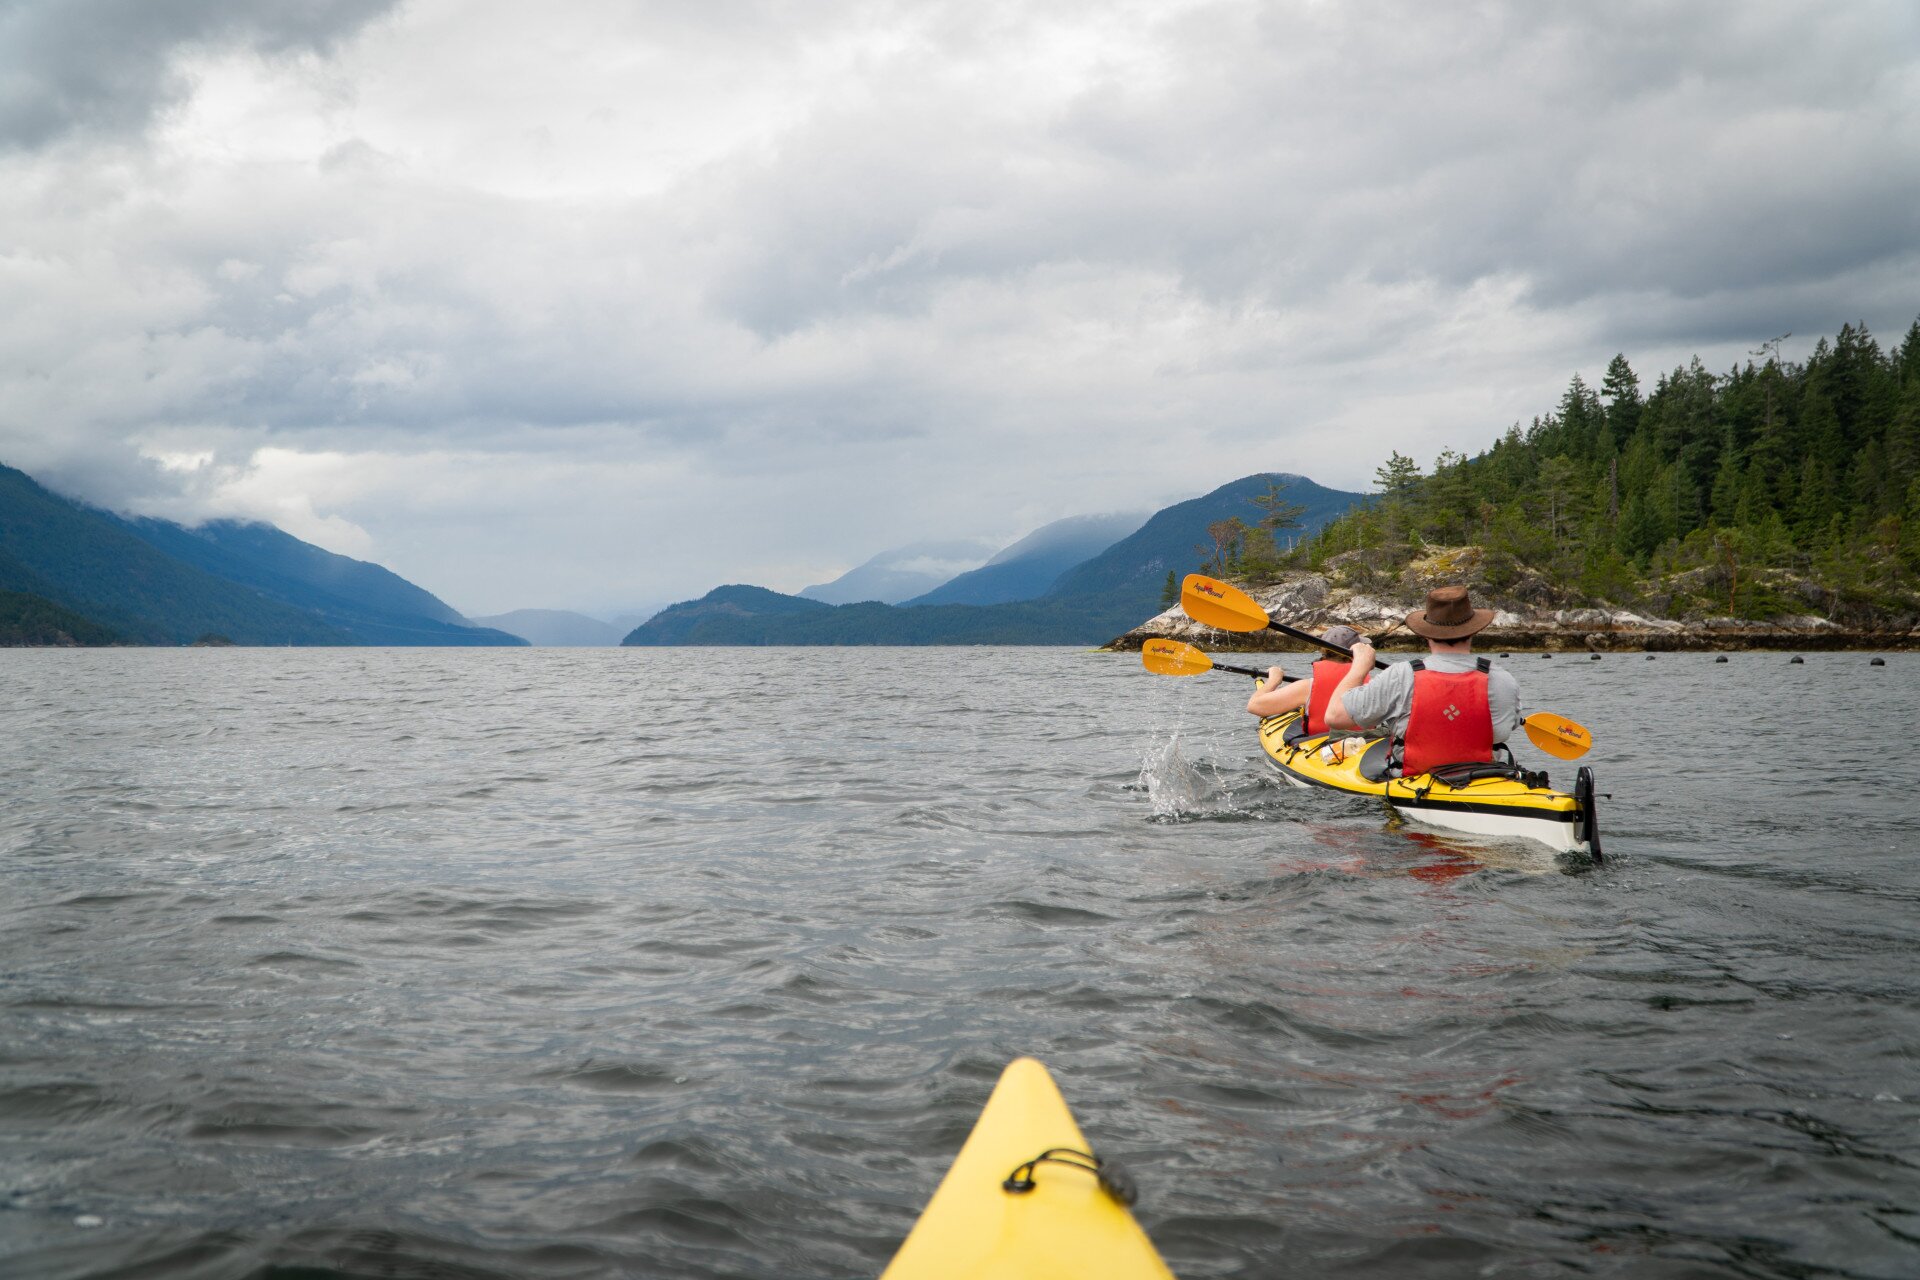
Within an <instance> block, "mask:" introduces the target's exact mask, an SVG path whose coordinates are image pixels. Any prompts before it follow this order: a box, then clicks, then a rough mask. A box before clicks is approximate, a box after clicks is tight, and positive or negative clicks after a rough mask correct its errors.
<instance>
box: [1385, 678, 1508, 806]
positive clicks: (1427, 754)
mask: <svg viewBox="0 0 1920 1280" xmlns="http://www.w3.org/2000/svg"><path fill="white" fill-rule="evenodd" d="M1408 665H1409V666H1411V667H1412V668H1413V709H1412V710H1411V711H1409V712H1408V713H1407V728H1406V736H1405V737H1404V738H1403V739H1401V745H1400V776H1401V777H1403V778H1411V777H1413V776H1414V775H1415V774H1417V773H1425V772H1427V771H1428V770H1429V769H1434V768H1437V767H1439V766H1440V765H1443V764H1455V763H1458V762H1460V761H1464V760H1471V761H1475V762H1479V763H1485V762H1487V761H1490V760H1492V759H1493V712H1492V711H1491V710H1490V709H1489V708H1488V706H1487V673H1488V672H1489V671H1491V670H1493V664H1492V663H1491V662H1489V661H1487V660H1486V659H1485V658H1481V659H1480V660H1479V662H1478V663H1476V664H1475V666H1474V669H1473V670H1472V671H1459V672H1449V671H1429V670H1427V664H1426V663H1424V662H1422V661H1420V660H1419V659H1417V658H1416V659H1414V661H1413V662H1411V663H1409V664H1408Z"/></svg>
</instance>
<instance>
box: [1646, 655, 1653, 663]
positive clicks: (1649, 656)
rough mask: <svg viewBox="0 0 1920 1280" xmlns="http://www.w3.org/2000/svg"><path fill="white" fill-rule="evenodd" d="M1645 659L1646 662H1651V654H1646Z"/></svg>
mask: <svg viewBox="0 0 1920 1280" xmlns="http://www.w3.org/2000/svg"><path fill="white" fill-rule="evenodd" d="M1647 661H1648V662H1652V661H1653V655H1652V654H1648V655H1647Z"/></svg>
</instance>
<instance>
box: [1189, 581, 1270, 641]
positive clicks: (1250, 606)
mask: <svg viewBox="0 0 1920 1280" xmlns="http://www.w3.org/2000/svg"><path fill="white" fill-rule="evenodd" d="M1180 607H1181V608H1182V609H1185V610H1186V611H1187V616H1188V617H1189V618H1192V619H1193V620H1194V621H1195V622H1198V623H1200V624H1201V625H1202V626H1207V627H1219V628H1220V629H1221V630H1222V631H1264V630H1266V628H1267V611H1266V610H1265V609H1262V608H1261V607H1260V605H1259V603H1258V602H1257V601H1256V600H1254V598H1253V597H1252V596H1250V595H1248V594H1247V593H1246V592H1244V591H1242V590H1241V589H1240V588H1238V587H1234V586H1229V585H1228V584H1226V583H1224V582H1222V581H1220V580H1219V579H1218V578H1209V577H1207V576H1205V575H1204V574H1198V573H1190V574H1188V575H1187V580H1186V582H1184V583H1182V584H1181V587H1180Z"/></svg>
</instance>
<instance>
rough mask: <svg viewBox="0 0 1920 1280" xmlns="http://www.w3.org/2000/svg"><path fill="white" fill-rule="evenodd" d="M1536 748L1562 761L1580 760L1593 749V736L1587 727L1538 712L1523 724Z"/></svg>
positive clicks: (1562, 717) (1551, 713)
mask: <svg viewBox="0 0 1920 1280" xmlns="http://www.w3.org/2000/svg"><path fill="white" fill-rule="evenodd" d="M1521 723H1522V724H1523V725H1524V726H1525V728H1526V730H1527V738H1528V740H1529V741H1531V742H1532V743H1533V745H1534V746H1536V747H1538V748H1540V749H1541V750H1542V751H1544V752H1546V753H1547V754H1548V755H1550V756H1558V757H1559V758H1560V759H1562V760H1578V759H1579V758H1580V757H1581V756H1583V755H1585V754H1587V752H1588V751H1589V750H1591V749H1592V747H1593V735H1592V734H1590V733H1588V732H1587V729H1586V726H1585V725H1580V724H1575V723H1574V722H1573V721H1571V720H1569V719H1567V718H1566V717H1565V716H1557V715H1555V714H1553V712H1551V711H1536V712H1534V713H1533V714H1532V715H1530V716H1528V717H1527V718H1526V719H1525V720H1524V721H1522V722H1521Z"/></svg>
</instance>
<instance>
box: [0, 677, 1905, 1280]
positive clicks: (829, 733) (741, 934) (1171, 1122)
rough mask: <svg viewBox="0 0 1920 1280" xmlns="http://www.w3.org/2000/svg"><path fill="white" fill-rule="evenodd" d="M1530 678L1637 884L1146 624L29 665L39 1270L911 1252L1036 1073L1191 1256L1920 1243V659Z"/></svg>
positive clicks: (1504, 1271) (701, 1262)
mask: <svg viewBox="0 0 1920 1280" xmlns="http://www.w3.org/2000/svg"><path fill="white" fill-rule="evenodd" d="M1511 665H1512V666H1513V667H1514V669H1515V670H1516V672H1517V673H1518V674H1519V676H1520V677H1521V680H1522V685H1523V688H1524V690H1525V692H1526V701H1527V705H1528V707H1529V708H1530V709H1550V710H1555V711H1560V712H1562V713H1564V714H1567V715H1570V716H1573V717H1574V718H1576V719H1578V720H1581V721H1584V722H1585V723H1587V724H1588V725H1589V726H1591V727H1592V728H1593V730H1594V731H1595V737H1596V739H1597V740H1598V744H1599V745H1598V746H1597V747H1596V748H1595V750H1594V753H1593V755H1592V757H1590V762H1591V763H1592V764H1593V765H1594V767H1595V770H1596V772H1597V774H1598V776H1599V780H1600V784H1601V787H1602V789H1603V790H1605V791H1610V792H1611V793H1612V800H1611V803H1610V805H1609V806H1608V807H1607V808H1606V809H1605V810H1604V812H1603V815H1602V816H1603V820H1604V821H1603V826H1604V831H1605V834H1606V836H1607V838H1608V841H1609V843H1608V852H1609V854H1610V855H1611V859H1610V861H1609V862H1608V863H1607V864H1606V865H1605V866H1604V867H1602V868H1599V869H1598V870H1592V869H1587V868H1583V867H1579V866H1572V865H1565V864H1561V863H1558V862H1556V861H1555V859H1554V858H1553V856H1552V855H1550V854H1547V853H1545V852H1544V851H1536V850H1534V849H1532V848H1531V847H1529V846H1527V845H1524V844H1522V845H1509V846H1480V847H1476V846H1472V845H1465V844H1454V843H1449V842H1448V841H1446V840H1443V839H1439V838H1435V837H1433V836H1430V835H1421V834H1419V833H1418V832H1417V831H1416V830H1415V829H1413V828H1407V827H1395V826H1393V825H1391V824H1390V823H1389V822H1388V821H1387V819H1386V818H1385V816H1384V814H1383V813H1382V812H1381V811H1380V810H1377V809H1375V808H1373V807H1371V806H1370V805H1368V804H1365V803H1359V802H1354V801H1350V800H1342V799H1338V798H1335V797H1331V796H1328V795H1325V794H1320V793H1309V792H1301V791H1294V790H1290V789H1287V788H1284V787H1282V786H1279V785H1277V784H1276V782H1275V781H1274V780H1273V779H1272V777H1271V776H1270V775H1269V774H1268V773H1267V771H1266V769H1265V766H1264V764H1263V760H1262V757H1261V756H1260V754H1259V750H1258V746H1257V743H1256V741H1255V738H1254V734H1253V727H1252V721H1251V719H1250V718H1248V717H1247V716H1245V715H1244V713H1242V712H1241V710H1240V705H1241V703H1242V702H1243V701H1244V699H1245V695H1246V685H1245V682H1244V681H1242V680H1239V679H1237V678H1233V677H1227V676H1221V675H1214V676H1208V677H1202V678H1199V679H1193V680H1170V679H1162V678H1155V677H1152V676H1149V675H1146V674H1145V673H1143V672H1142V671H1141V670H1140V668H1139V666H1138V663H1137V661H1136V660H1135V659H1133V658H1130V657H1124V656H1109V655H1091V654H1083V653H1077V652H1072V651H1065V650H1033V649H959V650H926V649H905V650H900V649H894V650H888V649H878V650H871V649H869V650H844V649H842V650H798V651H793V650H786V651H781V650H671V649H669V650H520V651H511V650H508V651H472V650H347V651H331V650H329V651H315V650H271V649H261V650H244V649H242V650H123V651H100V652H71V653H68V652H45V651H27V652H21V651H14V652H0V858H3V859H4V862H3V864H0V865H3V867H4V875H5V887H4V890H0V1274H5V1275H9V1276H12V1275H18V1276H31V1277H55V1278H57V1277H80V1276H141V1277H145V1276H166V1277H174V1276H178V1277H188V1276H191V1277H240V1276H257V1275H278V1276H282V1277H293V1276H302V1277H311V1276H328V1275H347V1276H383V1277H411V1276H420V1277H429V1276H430V1277H458V1276H476V1277H479V1276H525V1277H589V1276H622V1275H630V1276H750V1277H812V1276H871V1275H873V1274H875V1273H877V1272H878V1271H879V1269H880V1268H881V1267H882V1266H883V1265H884V1264H885V1262H886V1260H887V1258H888V1257H889V1256H890V1255H891V1253H892V1251H893V1249H894V1247H895V1246H896V1245H897V1244H898V1242H899V1241H900V1239H901V1237H902V1236H903V1235H904V1234H905V1232H906V1230H907V1228H908V1227H909V1225H910V1224H911V1223H912V1221H913V1219H914V1216H915V1214H916V1212H917V1210H918V1207H919V1206H920V1205H921V1204H922V1203H923V1202H924V1201H925V1199H926V1198H927V1196H928V1195H929V1194H930V1193H931V1191H932V1189H933V1187H934V1184H935V1183H936V1182H937V1181H938V1179H939V1176H940V1174H941V1173H942V1172H943V1171H944V1169H945V1167H946V1164H947V1163H948V1161H950V1160H951V1158H952V1156H953V1154H954V1152H955V1151H956V1150H957V1148H958V1145H959V1143H960V1141H961V1139H962V1138H963V1137H964V1136H965V1134H966V1132H967V1129H968V1127H969V1126H970V1124H971V1122H972V1119H973V1117H974V1115H975V1113H976V1112H977V1111H978V1109H979V1107H980V1105H981V1104H982V1102H983V1101H984V1100H985V1098H986V1095H987V1092H988V1090H989V1089H990V1087H991V1086H992V1083H993V1080H994V1078H995V1077H996V1075H997V1073H998V1072H999V1070H1000V1068H1001V1067H1002V1066H1003V1065H1004V1064H1005V1063H1006V1061H1007V1060H1008V1059H1010V1058H1012V1057H1013V1056H1015V1055H1017V1054H1023V1053H1025V1054H1033V1055H1036V1056H1038V1057H1040V1058H1041V1059H1043V1060H1044V1061H1045V1062H1046V1063H1047V1064H1048V1066H1049V1067H1050V1068H1051V1069H1052V1070H1053V1072H1054V1074H1055V1077H1056V1079H1057V1080H1058V1081H1059V1082H1060V1084H1061V1087H1062V1089H1063V1090H1064V1092H1065V1093H1066V1095H1067V1098H1068V1100H1069V1101H1070V1102H1071V1103H1072V1105H1073V1106H1074V1108H1075V1110H1076V1112H1077V1113H1078V1115H1079V1117H1080V1120H1081V1124H1082V1127H1083V1128H1084V1129H1085V1130H1086V1131H1087V1134H1088V1137H1089V1139H1090V1140H1091V1141H1092V1142H1093V1143H1094V1144H1095V1146H1096V1147H1097V1148H1098V1149H1100V1150H1101V1151H1103V1152H1105V1153H1107V1154H1113V1155H1119V1156H1121V1157H1123V1158H1124V1159H1125V1160H1126V1162H1127V1163H1128V1165H1129V1167H1130V1168H1131V1170H1132V1171H1133V1172H1134V1174H1135V1175H1136V1176H1137V1178H1138V1180H1139V1181H1140V1183H1141V1184H1142V1198H1141V1205H1140V1209H1139V1216H1140V1218H1141V1220H1142V1222H1143V1224H1144V1225H1145V1226H1146V1227H1147V1229H1148V1231H1149V1232H1150V1233H1151V1234H1152V1236H1153V1237H1154V1239H1155V1241H1156V1242H1157V1243H1158V1244H1159V1245H1160V1247H1161V1250H1162V1251H1163V1252H1164V1254H1165V1255H1166V1257H1167V1259H1168V1261H1169V1262H1170V1263H1171V1264H1172V1266H1173V1268H1174V1269H1175V1270H1176V1271H1177V1272H1179V1273H1180V1274H1181V1275H1183V1276H1186V1277H1201V1276H1273V1275H1282V1274H1285V1275H1297V1276H1383V1277H1385V1276H1392V1277H1416V1276H1474V1277H1483V1276H1493V1277H1513V1276H1527V1277H1533V1276H1557V1275H1583V1276H1592V1275H1598V1276H1635V1277H1639V1276H1659V1277H1667V1276H1672V1277H1680V1276H1688V1277H1692V1276H1769V1277H1771V1276H1779V1277H1805V1276H1828V1275H1832V1276H1861V1277H1867V1276H1871V1277H1911V1276H1915V1275H1920V1002H1917V997H1920V951H1917V950H1916V941H1920V861H1917V860H1920V841H1916V839H1915V836H1914V826H1915V823H1916V820H1920V804H1917V803H1916V800H1915V796H1914V789H1915V787H1916V785H1920V764H1916V761H1915V755H1914V749H1913V745H1912V743H1913V739H1914V737H1915V733H1916V730H1915V726H1916V725H1917V724H1920V656H1916V655H1904V656H1903V655H1894V656H1890V657H1889V658H1888V665H1886V666H1885V667H1870V666H1869V665H1868V660H1867V657H1866V655H1860V654H1828V655H1809V656H1808V658H1807V660H1806V663H1805V665H1803V666H1790V665H1788V663H1787V660H1786V657H1785V656H1784V655H1777V654H1766V655H1736V656H1735V657H1734V658H1733V659H1732V661H1731V662H1729V663H1726V664H1715V663H1713V661H1712V659H1711V658H1709V657H1704V656H1674V655H1663V656H1662V657H1661V658H1660V659H1659V660H1658V661H1655V662H1647V661H1644V660H1642V659H1641V658H1640V657H1639V656H1638V655H1618V656H1610V657H1608V658H1607V659H1606V660H1604V661H1601V662H1591V663H1590V662H1587V661H1584V660H1573V659H1569V658H1566V657H1561V658H1556V659H1555V660H1553V661H1551V662H1548V661H1542V660H1540V659H1538V658H1537V657H1522V656H1519V655H1516V656H1515V657H1514V658H1513V660H1512V664H1511ZM1522 756H1523V759H1528V758H1531V759H1533V761H1534V762H1535V763H1538V762H1539V760H1538V757H1537V756H1533V755H1532V753H1529V752H1525V751H1523V753H1522ZM1555 768H1556V776H1559V775H1565V776H1563V777H1561V778H1560V780H1561V781H1562V782H1571V772H1570V767H1569V766H1567V765H1564V764H1556V765H1555Z"/></svg>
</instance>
